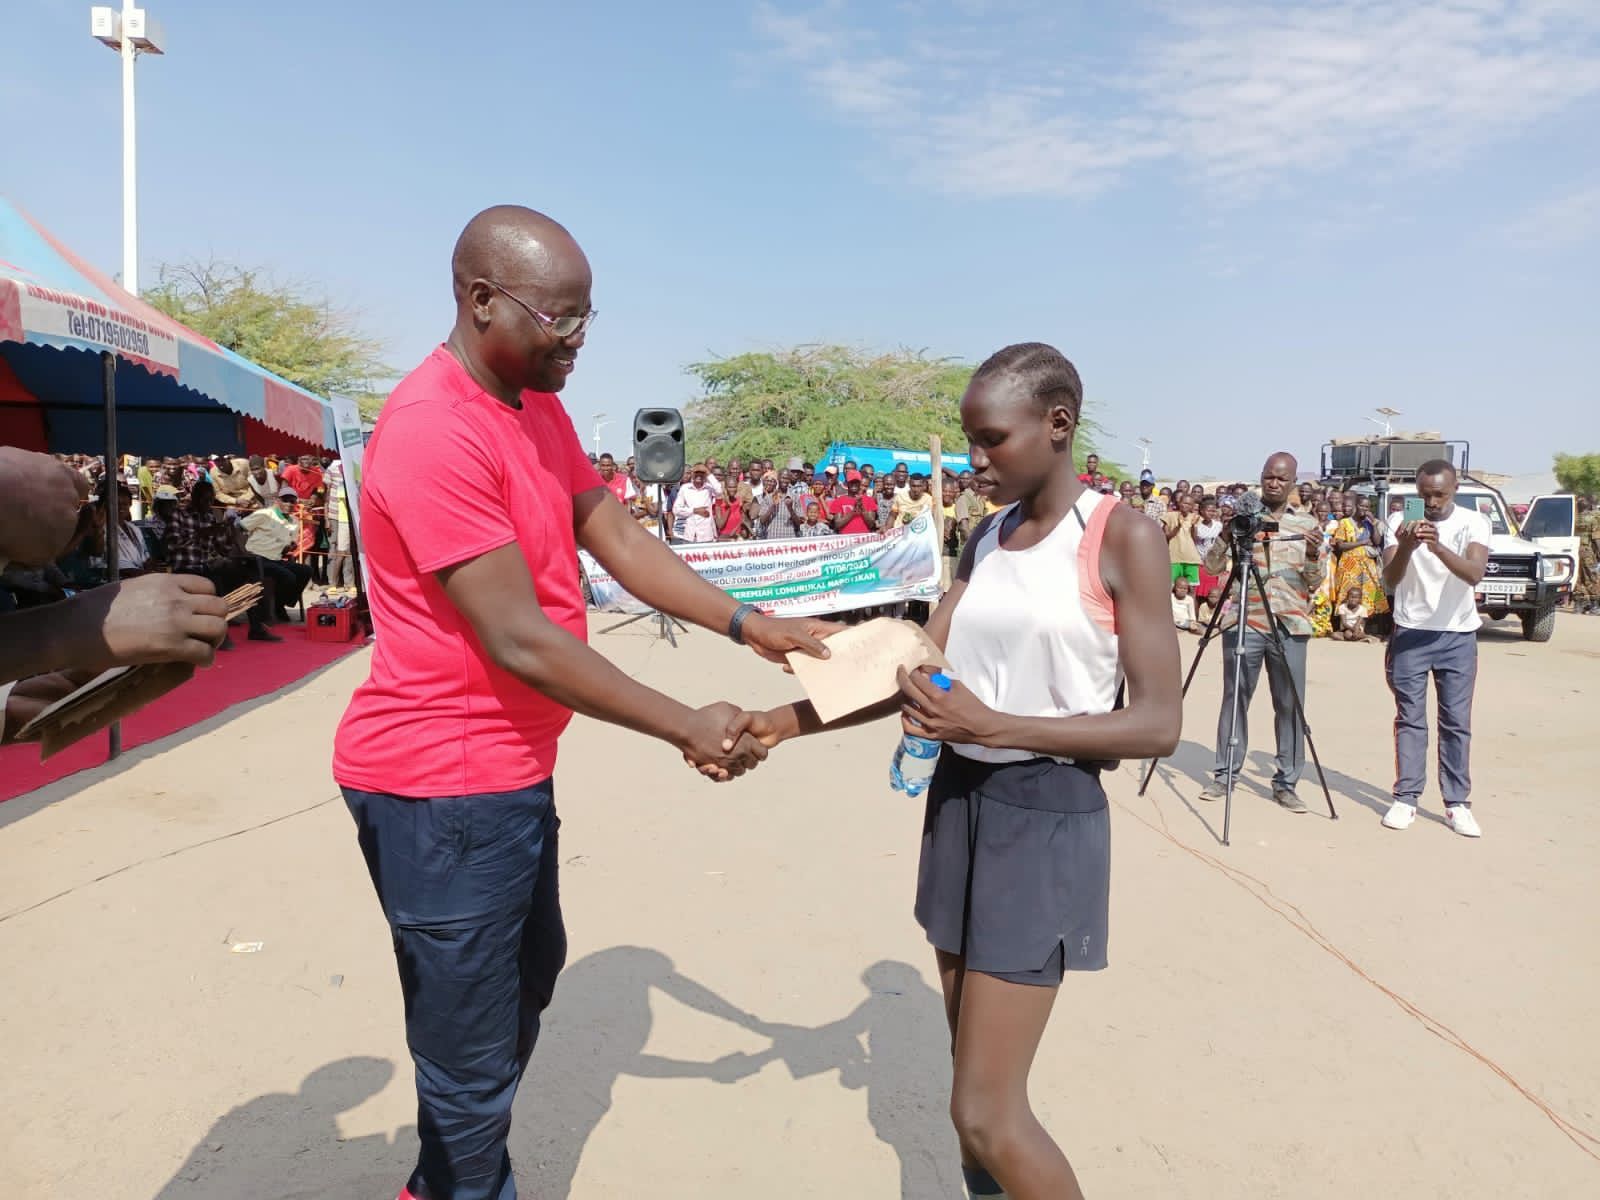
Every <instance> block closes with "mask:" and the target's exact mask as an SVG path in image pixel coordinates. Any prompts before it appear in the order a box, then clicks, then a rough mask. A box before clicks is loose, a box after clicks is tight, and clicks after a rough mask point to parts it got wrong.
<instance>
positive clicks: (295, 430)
mask: <svg viewBox="0 0 1600 1200" xmlns="http://www.w3.org/2000/svg"><path fill="white" fill-rule="evenodd" d="M108 355H109V357H107V356H108ZM113 391H114V395H115V411H114V421H115V430H116V447H114V448H112V450H113V453H115V451H116V449H118V448H120V449H121V450H122V451H124V452H127V453H132V454H139V455H152V454H154V455H168V454H200V453H206V454H210V453H220V452H232V453H235V454H244V453H258V452H262V453H265V452H278V453H285V452H302V451H304V452H310V450H311V449H312V448H321V447H327V448H332V449H335V450H337V447H338V445H339V442H338V437H337V435H336V433H335V429H334V420H333V410H332V409H331V408H330V407H329V406H328V404H327V403H326V402H325V401H323V400H321V399H319V398H318V397H316V396H314V395H312V394H311V393H310V392H307V391H305V390H304V389H303V388H299V387H296V386H295V385H294V384H292V383H290V382H288V381H287V380H285V379H281V378H279V377H278V376H277V375H274V374H273V373H272V372H271V371H268V370H266V369H264V368H262V367H259V366H257V365H256V364H255V363H253V362H250V361H249V360H248V359H245V358H241V357H240V356H239V355H237V354H235V353H234V352H233V351H231V350H228V349H227V348H225V347H223V346H219V345H218V344H217V343H216V342H213V341H212V340H211V339H210V338H207V337H203V336H201V335H200V334H198V333H196V332H195V331H194V330H192V329H189V328H188V327H186V326H184V325H180V324H179V323H178V322H177V321H174V320H173V319H172V318H171V317H169V316H167V315H166V314H165V313H162V312H160V311H159V310H157V309H155V308H153V307H152V306H150V305H149V304H146V303H145V302H144V301H142V300H140V299H139V298H138V297H137V296H134V295H132V294H130V293H128V292H126V291H124V290H123V289H122V288H121V287H120V286H118V285H117V283H116V282H114V281H113V280H112V279H111V278H110V277H109V276H108V275H106V274H104V273H103V272H101V271H100V270H98V269H96V268H95V267H94V266H92V265H90V264H89V263H87V262H85V261H84V260H83V259H82V258H80V257H79V256H78V255H77V254H75V253H74V252H73V251H72V250H71V249H70V248H69V247H68V246H66V245H65V244H63V243H62V242H61V241H60V240H58V239H57V238H56V237H54V236H53V235H52V234H51V233H50V232H49V231H48V230H46V229H45V228H44V227H43V226H41V225H40V224H38V222H36V221H34V220H33V219H32V218H31V217H29V216H28V215H27V214H26V213H24V212H23V211H22V210H21V209H19V208H17V207H16V206H15V205H13V204H11V203H10V202H9V201H7V200H5V199H3V198H0V444H10V445H20V446H23V447H25V448H27V449H32V450H52V451H60V452H63V453H94V452H97V451H100V450H102V449H104V448H107V447H106V441H107V437H106V434H107V429H108V425H107V417H108V415H111V414H108V411H107V403H106V402H107V395H108V392H113Z"/></svg>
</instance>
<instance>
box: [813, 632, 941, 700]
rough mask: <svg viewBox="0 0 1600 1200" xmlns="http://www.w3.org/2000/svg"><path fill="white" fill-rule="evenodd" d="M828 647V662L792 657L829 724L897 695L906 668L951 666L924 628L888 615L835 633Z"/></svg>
mask: <svg viewBox="0 0 1600 1200" xmlns="http://www.w3.org/2000/svg"><path fill="white" fill-rule="evenodd" d="M827 645H828V651H829V656H828V657H827V658H826V659H818V658H811V657H809V656H808V655H805V654H791V655H789V667H790V669H791V670H793V671H794V674H795V678H796V679H798V680H799V681H800V685H801V686H802V687H804V688H805V690H806V695H807V697H809V698H810V700H811V706H812V707H813V708H815V709H816V710H817V717H818V718H819V719H820V720H821V721H822V722H823V723H824V724H827V723H828V722H830V721H837V720H838V719H839V718H840V717H842V716H845V715H846V714H848V713H853V712H856V711H857V710H859V709H863V708H866V707H867V706H869V705H872V704H878V703H880V702H881V701H884V700H887V699H889V698H890V697H891V696H894V695H896V694H897V693H898V692H899V691H900V685H899V683H898V681H897V676H896V673H897V672H898V671H899V670H900V669H901V668H902V667H903V668H905V669H906V670H907V671H914V670H916V669H917V668H918V667H920V666H922V665H924V664H929V665H932V666H936V667H941V668H942V667H945V666H947V665H948V664H947V663H946V662H945V657H944V655H943V654H942V653H941V652H940V650H939V647H938V646H936V645H934V644H933V640H932V639H931V638H930V637H928V635H927V634H926V633H924V632H923V631H922V629H921V628H920V627H918V626H916V625H913V624H912V623H911V622H910V621H895V620H892V619H890V618H888V617H879V618H877V619H876V620H872V621H867V622H865V623H864V624H861V625H856V626H853V627H851V628H849V629H846V630H844V631H842V632H840V633H836V634H833V635H832V636H831V637H829V638H827Z"/></svg>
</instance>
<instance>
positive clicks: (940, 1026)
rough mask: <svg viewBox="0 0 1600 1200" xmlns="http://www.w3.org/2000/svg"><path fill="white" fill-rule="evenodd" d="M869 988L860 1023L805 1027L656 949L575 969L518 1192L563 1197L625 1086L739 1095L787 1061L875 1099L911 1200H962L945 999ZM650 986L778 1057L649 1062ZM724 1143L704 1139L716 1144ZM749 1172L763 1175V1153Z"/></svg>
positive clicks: (902, 977)
mask: <svg viewBox="0 0 1600 1200" xmlns="http://www.w3.org/2000/svg"><path fill="white" fill-rule="evenodd" d="M862 982H863V983H864V984H865V985H866V987H867V990H868V995H867V998H866V999H864V1000H863V1001H862V1002H861V1003H860V1004H859V1005H858V1006H857V1007H856V1009H855V1010H854V1011H853V1012H851V1013H850V1014H849V1015H848V1016H845V1017H843V1018H841V1019H839V1020H837V1021H833V1022H830V1023H829V1024H826V1025H822V1026H819V1027H818V1028H815V1029H807V1028H804V1027H802V1026H794V1025H771V1024H768V1023H766V1022H764V1021H761V1020H760V1019H759V1018H756V1017H754V1016H752V1015H751V1014H749V1013H747V1012H745V1011H743V1010H741V1009H739V1008H737V1007H736V1006H734V1005H733V1004H731V1003H730V1002H728V1001H727V1000H725V999H723V998H722V997H721V996H718V995H716V994H715V993H714V992H712V991H710V990H709V989H707V988H706V987H704V986H702V985H701V984H699V983H696V982H695V981H693V980H691V979H689V978H687V977H686V976H684V975H682V974H681V973H680V972H679V971H678V970H677V969H676V968H675V967H674V966H673V963H672V960H671V959H669V958H667V957H666V956H665V955H663V954H660V953H658V952H656V951H653V950H645V949H641V948H639V947H633V946H621V947H615V948H613V949H609V950H602V951H600V952H598V953H596V954H591V955H589V956H588V957H587V958H584V959H582V960H581V961H579V962H577V963H575V964H574V965H573V966H571V967H570V968H568V969H567V970H566V971H564V972H562V975H561V980H560V982H559V983H558V984H557V987H556V998H555V1001H554V1002H553V1003H552V1005H551V1007H550V1010H549V1012H548V1013H546V1015H545V1022H544V1030H543V1032H542V1033H541V1035H540V1039H539V1047H538V1049H537V1050H535V1052H534V1056H533V1061H532V1062H531V1063H530V1064H529V1066H528V1074H527V1078H526V1079H525V1080H524V1082H523V1087H522V1093H521V1096H520V1097H519V1101H518V1116H517V1118H516V1119H515V1121H514V1129H513V1134H512V1139H511V1140H512V1157H513V1159H514V1160H516V1163H517V1178H518V1180H519V1183H520V1184H521V1185H522V1187H523V1189H524V1191H525V1192H526V1193H527V1194H528V1195H529V1196H537V1197H539V1198H540V1200H567V1198H568V1196H569V1195H570V1194H571V1191H572V1183H573V1179H574V1178H575V1176H576V1174H577V1170H578V1164H579V1161H580V1160H581V1158H582V1156H583V1150H584V1146H585V1145H586V1144H587V1142H588V1140H589V1138H590V1136H591V1135H592V1134H593V1133H594V1131H595V1129H596V1128H597V1127H598V1126H599V1124H600V1122H601V1121H602V1120H603V1119H604V1118H605V1116H606V1114H607V1113H608V1112H609V1111H610V1109H611V1100H612V1090H613V1088H614V1087H615V1085H616V1082H617V1079H618V1078H619V1077H621V1076H623V1075H634V1076H641V1077H645V1078H652V1079H711V1080H715V1081H716V1082H719V1083H730V1084H731V1083H735V1082H737V1081H738V1080H740V1079H743V1078H745V1077H746V1076H748V1075H751V1074H753V1073H755V1072H756V1071H757V1070H759V1069H760V1068H761V1067H763V1066H765V1065H766V1064H767V1063H770V1062H772V1061H774V1060H779V1061H782V1062H783V1063H784V1064H785V1066H787V1067H788V1069H789V1071H790V1073H791V1074H792V1075H793V1076H794V1077H795V1078H796V1079H801V1078H807V1077H810V1076H813V1075H818V1074H822V1073H824V1072H827V1071H833V1070H837V1071H838V1072H839V1082H840V1085H841V1086H843V1087H846V1088H849V1089H852V1090H854V1089H858V1088H863V1087H864V1088H866V1089H867V1115H868V1119H869V1120H870V1121H871V1123H872V1128H873V1131H874V1132H875V1133H876V1134H877V1135H878V1138H879V1140H881V1141H883V1142H885V1143H886V1144H887V1145H888V1146H889V1147H890V1148H891V1149H893V1150H894V1152H895V1153H896V1155H897V1156H898V1157H899V1159H900V1180H901V1185H900V1187H901V1196H902V1197H903V1200H925V1198H927V1197H930V1196H939V1195H955V1194H957V1193H958V1192H959V1190H960V1173H959V1171H958V1170H957V1156H956V1146H955V1139H954V1137H953V1135H951V1134H950V1133H949V1132H948V1130H949V1121H948V1119H947V1118H946V1116H945V1112H946V1108H947V1099H946V1097H947V1095H948V1091H949V1075H950V1066H949V1056H948V1050H947V1048H948V1046H949V1041H950V1035H949V1030H948V1028H947V1027H946V1025H945V1020H944V1007H943V1001H942V999H941V998H940V996H939V994H938V993H937V992H935V991H934V990H933V989H932V988H930V987H928V985H927V984H926V983H924V982H923V981H922V977H921V976H920V975H919V974H918V973H917V972H916V970H915V969H913V968H912V967H910V966H908V965H906V964H905V963H896V962H880V963H877V964H875V965H874V966H872V967H869V968H868V969H867V971H866V972H865V973H864V974H863V976H862ZM651 989H656V990H659V991H660V992H662V993H663V994H664V995H667V996H670V997H672V998H673V999H675V1000H677V1001H678V1002H680V1003H682V1004H685V1005H687V1006H689V1007H690V1008H693V1009H695V1010H696V1011H698V1012H702V1013H705V1014H707V1015H709V1016H714V1017H720V1018H721V1019H723V1020H726V1021H729V1022H730V1023H732V1024H735V1025H738V1026H739V1027H741V1028H744V1029H748V1030H750V1031H752V1032H754V1033H757V1034H759V1035H761V1036H763V1037H770V1038H772V1040H773V1045H772V1048H771V1049H769V1050H764V1051H761V1052H760V1053H757V1054H730V1055H727V1056H725V1057H723V1058H721V1059H718V1060H716V1061H715V1062H685V1061H682V1060H679V1059H670V1058H663V1057H661V1056H659V1055H653V1054H646V1053H645V1052H644V1046H645V1043H646V1042H647V1041H648V1039H649V1035H650V1025H651V1017H650V1005H649V996H650V991H651ZM863 1037H865V1040H866V1047H865V1049H864V1050H863V1047H862V1040H861V1039H862V1038H863ZM715 1136H716V1135H715V1131H712V1130H707V1131H706V1137H707V1140H708V1141H713V1140H715ZM519 1148H520V1149H519ZM750 1166H751V1168H752V1169H753V1170H754V1169H759V1166H760V1162H759V1155H754V1156H752V1162H751V1164H750Z"/></svg>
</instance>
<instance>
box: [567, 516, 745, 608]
mask: <svg viewBox="0 0 1600 1200" xmlns="http://www.w3.org/2000/svg"><path fill="white" fill-rule="evenodd" d="M629 525H630V526H631V528H630V529H629V530H628V531H626V535H625V536H624V537H623V539H622V543H623V544H622V545H620V546H619V547H616V548H615V549H613V548H612V547H610V546H598V545H597V546H591V547H586V549H588V550H589V552H590V553H591V554H593V555H594V556H595V558H597V559H599V560H600V565H601V566H603V567H605V569H606V570H608V571H610V572H611V574H612V577H613V578H615V579H616V581H617V582H618V583H620V584H622V586H623V587H624V588H626V589H627V591H628V592H629V593H630V594H632V595H634V596H637V597H638V598H639V599H640V600H643V601H644V602H645V603H646V604H648V605H650V607H652V608H655V609H659V610H660V611H662V612H664V613H667V614H669V615H671V616H674V617H678V618H680V619H682V620H685V621H692V622H693V623H694V624H696V625H699V626H700V627H702V628H704V629H709V630H711V631H712V632H713V633H727V632H728V625H729V623H730V622H731V621H732V620H733V614H734V612H735V610H737V609H738V607H739V602H738V601H737V600H735V599H734V598H733V597H732V596H730V595H728V593H727V592H724V591H723V590H722V589H721V588H719V587H716V586H715V585H714V584H710V583H707V582H706V581H705V580H704V579H701V578H700V576H699V575H697V574H695V572H694V570H693V569H692V568H691V567H689V566H688V564H686V563H685V562H684V561H683V559H681V558H679V557H678V556H677V555H676V554H674V553H673V552H672V548H671V547H670V546H668V545H667V544H666V543H665V542H663V541H662V540H661V539H660V538H658V537H653V536H651V535H650V534H649V533H646V532H645V530H644V527H643V526H641V525H638V524H636V523H634V522H631V521H630V522H629Z"/></svg>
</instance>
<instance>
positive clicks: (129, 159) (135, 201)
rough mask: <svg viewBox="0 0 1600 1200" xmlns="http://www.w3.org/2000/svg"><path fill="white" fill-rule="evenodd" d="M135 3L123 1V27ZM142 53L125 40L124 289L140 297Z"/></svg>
mask: <svg viewBox="0 0 1600 1200" xmlns="http://www.w3.org/2000/svg"><path fill="white" fill-rule="evenodd" d="M132 9H133V0H123V5H122V19H123V22H124V24H126V22H127V20H128V14H129V12H131V11H132ZM138 54H139V50H138V47H136V46H135V45H134V44H133V39H132V38H131V37H124V38H123V39H122V286H123V287H124V288H126V289H127V290H128V291H129V292H131V293H133V294H134V295H135V296H137V295H138V294H139V135H138V124H137V122H136V121H135V119H134V108H133V63H134V59H135V58H136V57H137V56H138Z"/></svg>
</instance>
